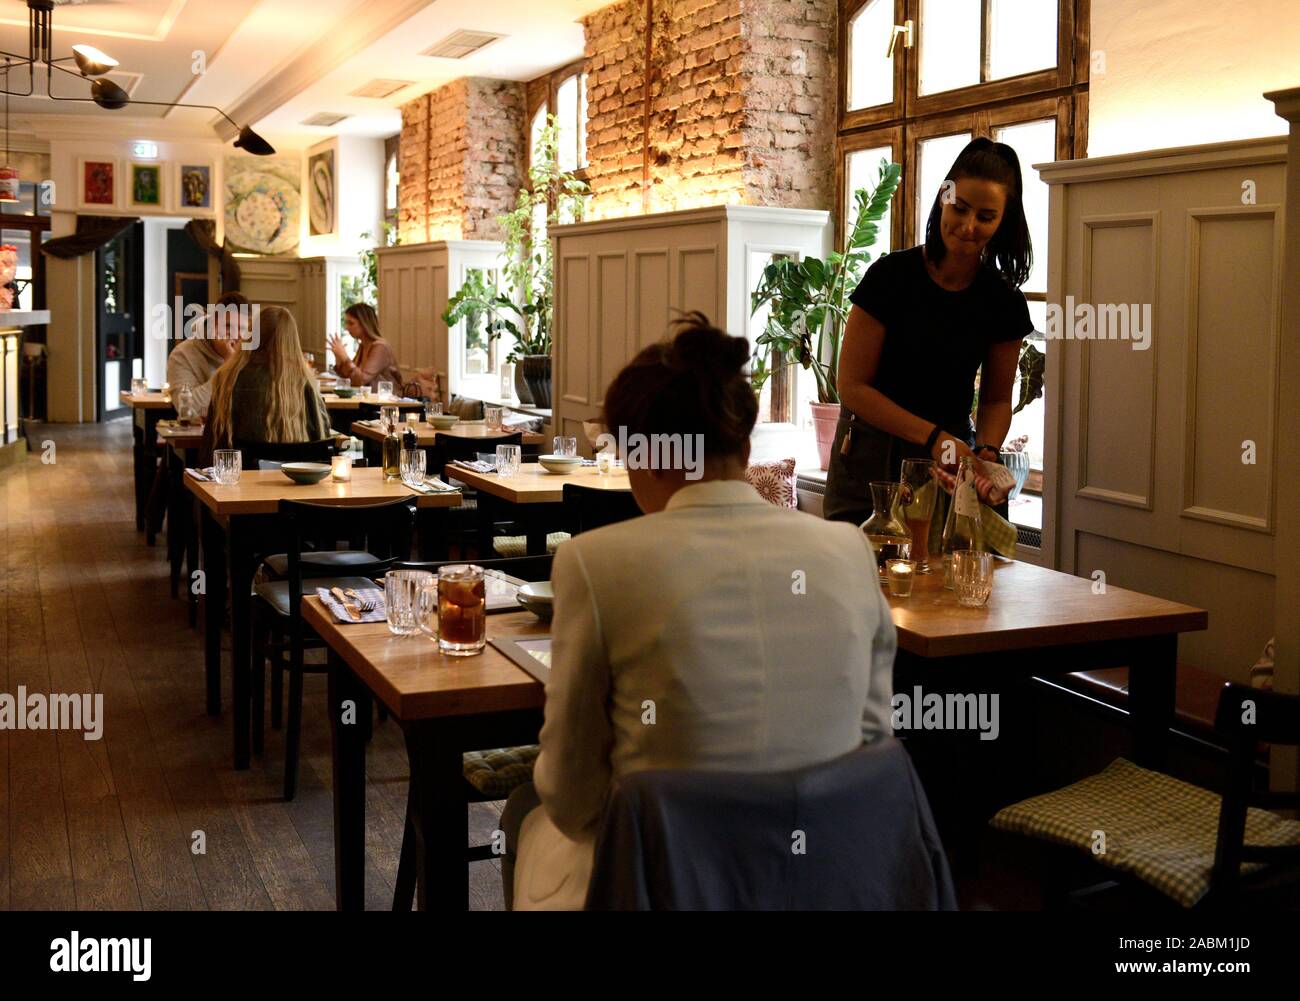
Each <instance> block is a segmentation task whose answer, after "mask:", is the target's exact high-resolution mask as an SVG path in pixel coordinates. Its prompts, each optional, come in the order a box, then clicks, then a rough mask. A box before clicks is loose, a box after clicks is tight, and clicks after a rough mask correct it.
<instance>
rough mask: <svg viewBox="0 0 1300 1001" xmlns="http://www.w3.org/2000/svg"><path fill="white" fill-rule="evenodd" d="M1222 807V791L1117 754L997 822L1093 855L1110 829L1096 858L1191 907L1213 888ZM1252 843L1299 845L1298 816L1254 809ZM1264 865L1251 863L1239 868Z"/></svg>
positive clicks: (995, 820) (995, 822)
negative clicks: (1085, 775) (1080, 778)
mask: <svg viewBox="0 0 1300 1001" xmlns="http://www.w3.org/2000/svg"><path fill="white" fill-rule="evenodd" d="M1219 805H1220V797H1219V796H1217V795H1215V794H1214V793H1212V792H1209V791H1208V790H1206V789H1202V788H1200V787H1199V786H1194V785H1191V784H1190V783H1187V782H1183V781H1180V780H1179V779H1176V778H1173V777H1171V776H1169V775H1164V774H1162V773H1160V772H1152V771H1148V770H1147V769H1145V768H1139V767H1138V766H1137V765H1135V764H1133V763H1132V762H1131V761H1126V760H1125V759H1124V758H1116V759H1115V760H1114V761H1112V762H1111V763H1110V764H1109V765H1108V766H1107V767H1106V768H1105V769H1104V770H1103V771H1101V772H1099V773H1098V774H1096V775H1093V776H1090V777H1088V778H1086V779H1084V780H1083V781H1081V782H1076V783H1074V784H1073V785H1069V786H1066V787H1065V788H1064V789H1058V790H1057V791H1056V792H1050V793H1047V794H1045V795H1042V796H1034V797H1033V798H1031V799H1026V800H1022V801H1021V802H1019V803H1014V804H1012V805H1011V806H1008V807H1006V808H1005V809H1003V810H1002V811H1000V812H999V813H998V814H997V816H995V817H994V818H993V820H992V821H991V823H992V825H993V826H994V827H995V828H998V829H999V830H1003V831H1010V832H1011V833H1013V834H1023V835H1027V836H1029V837H1035V838H1042V839H1044V840H1046V841H1052V842H1055V843H1056V844H1061V845H1066V846H1070V847H1074V848H1079V849H1081V850H1083V851H1086V852H1089V853H1090V854H1091V853H1094V845H1098V846H1100V845H1102V844H1103V842H1102V835H1104V853H1103V852H1101V851H1100V850H1098V851H1097V853H1096V854H1094V856H1093V857H1094V858H1095V860H1096V861H1097V862H1100V863H1101V864H1102V865H1105V866H1109V867H1110V868H1112V869H1116V870H1119V871H1120V872H1125V873H1128V874H1130V875H1132V876H1135V877H1136V878H1138V879H1140V880H1142V881H1143V882H1144V883H1148V884H1150V885H1151V886H1153V887H1155V888H1156V889H1157V890H1159V891H1160V892H1161V893H1163V894H1165V895H1166V896H1169V897H1172V898H1173V899H1174V900H1176V901H1177V902H1178V903H1180V904H1182V905H1183V906H1184V907H1192V906H1194V905H1195V904H1196V903H1197V902H1198V901H1200V899H1201V898H1202V897H1204V896H1205V894H1206V893H1207V892H1208V891H1209V889H1210V870H1211V868H1212V867H1213V865H1214V848H1215V844H1216V842H1217V839H1218V825H1219ZM1246 843H1247V844H1250V845H1294V844H1300V822H1297V821H1294V820H1284V819H1283V818H1281V817H1279V816H1277V815H1276V814H1273V813H1269V812H1268V811H1267V810H1257V809H1251V810H1248V811H1247V813H1246ZM1262 868H1263V866H1262V865H1261V864H1259V863H1248V864H1245V865H1243V866H1242V867H1241V871H1242V873H1243V875H1244V874H1248V873H1251V872H1255V871H1258V870H1259V869H1262Z"/></svg>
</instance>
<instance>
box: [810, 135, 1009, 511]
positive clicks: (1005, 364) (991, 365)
mask: <svg viewBox="0 0 1300 1001" xmlns="http://www.w3.org/2000/svg"><path fill="white" fill-rule="evenodd" d="M948 181H951V182H952V183H951V184H949V183H945V184H944V185H943V187H942V188H941V189H940V192H939V194H938V195H937V196H936V197H935V200H934V206H933V208H932V209H931V210H930V218H929V221H928V222H927V223H926V227H925V243H924V244H923V245H922V246H919V247H913V248H912V249H910V250H903V251H899V252H897V253H893V254H886V255H885V256H884V257H882V258H880V259H879V260H878V261H876V262H875V263H874V264H872V265H871V267H870V268H868V269H867V273H866V275H865V276H864V277H863V279H862V282H861V283H860V284H859V285H858V287H857V289H856V290H855V291H854V293H853V295H852V297H851V298H852V301H853V307H852V309H851V310H850V312H849V319H848V324H847V326H846V328H845V332H844V344H843V348H842V350H841V352H840V369H839V381H838V388H839V393H840V401H841V403H842V406H841V408H840V419H839V424H838V426H837V427H836V429H835V444H834V447H833V448H832V450H831V463H830V469H829V470H828V471H827V476H826V498H825V505H824V510H825V515H826V517H827V518H834V519H838V520H841V521H852V522H855V523H858V524H860V523H861V522H863V521H865V520H866V519H867V518H868V517H870V515H871V490H870V488H869V484H870V483H871V482H872V481H873V480H892V481H894V482H897V481H898V479H899V475H900V471H901V467H902V464H903V460H904V459H905V458H932V459H935V460H937V461H938V462H939V463H940V466H941V468H943V469H946V470H948V471H952V470H955V469H956V465H957V462H958V460H959V459H960V458H961V456H963V455H971V454H975V455H978V456H979V457H980V458H981V459H987V460H990V461H993V462H997V461H999V459H998V457H999V454H1000V451H1001V447H1002V442H1003V440H1004V439H1005V438H1006V434H1007V430H1008V429H1009V428H1010V426H1011V390H1012V384H1013V382H1014V380H1015V376H1016V372H1017V369H1018V364H1019V358H1020V342H1021V340H1022V339H1023V338H1024V337H1025V335H1026V334H1028V333H1029V332H1030V331H1031V330H1032V329H1033V323H1032V322H1031V321H1030V319H1029V308H1028V306H1026V305H1025V297H1024V295H1023V294H1022V293H1021V292H1020V286H1021V285H1023V284H1024V282H1025V280H1026V279H1027V278H1028V277H1029V267H1030V262H1031V259H1032V258H1031V251H1030V244H1029V228H1028V226H1027V225H1026V223H1025V212H1024V205H1023V202H1022V199H1021V192H1022V187H1021V180H1020V161H1019V159H1018V158H1017V157H1016V154H1015V151H1014V150H1012V149H1011V147H1010V146H1006V145H1004V144H1002V143H994V142H991V141H989V140H988V139H976V140H974V141H973V142H971V143H970V144H969V145H967V146H966V148H965V149H964V150H962V152H961V154H960V155H959V156H958V157H957V159H956V161H955V162H954V163H953V165H952V168H951V169H950V170H949V171H948ZM981 365H982V366H983V373H982V374H981V376H980V387H979V410H978V412H977V414H976V419H975V422H974V425H973V426H972V423H971V419H970V411H971V404H972V402H973V400H974V395H975V373H976V372H977V371H978V370H979V369H980V367H981ZM949 482H951V480H949ZM977 487H978V488H979V490H980V493H981V499H982V500H984V501H985V502H986V503H988V502H989V501H990V495H989V488H990V484H989V483H988V481H987V480H985V479H984V478H983V477H979V478H978V481H977ZM1002 513H1003V514H1004V515H1005V505H1003V507H1002Z"/></svg>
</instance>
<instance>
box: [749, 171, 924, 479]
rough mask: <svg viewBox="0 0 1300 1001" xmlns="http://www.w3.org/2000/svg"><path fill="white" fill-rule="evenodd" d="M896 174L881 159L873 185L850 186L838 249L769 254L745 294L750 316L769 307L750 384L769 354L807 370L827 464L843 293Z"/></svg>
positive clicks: (854, 278)
mask: <svg viewBox="0 0 1300 1001" xmlns="http://www.w3.org/2000/svg"><path fill="white" fill-rule="evenodd" d="M901 174H902V168H901V167H900V166H899V165H898V164H896V163H888V162H887V161H885V160H881V161H880V173H879V176H878V178H877V182H876V186H875V188H874V189H872V190H868V189H866V188H861V189H859V190H858V191H855V192H854V193H853V204H854V209H855V218H854V222H853V226H852V227H851V228H850V229H849V231H848V233H847V235H846V236H845V238H844V249H843V250H842V251H835V252H832V253H831V254H830V255H829V256H828V257H827V258H826V260H824V261H822V260H819V259H817V258H815V257H807V258H804V259H803V260H801V261H799V260H794V259H793V258H783V259H781V260H778V261H773V262H772V263H771V264H769V265H768V266H767V267H766V268H764V269H763V278H762V280H761V281H760V282H759V285H758V288H757V289H756V290H755V291H754V294H753V296H752V297H751V306H752V311H751V315H752V314H753V313H757V312H758V311H759V309H761V308H762V307H763V306H764V305H768V306H770V312H769V313H768V318H767V323H766V325H765V326H764V328H763V331H762V333H760V334H759V335H758V337H757V338H756V341H755V344H756V347H755V351H754V358H753V361H752V363H751V365H750V372H751V377H752V380H753V383H754V390H755V392H758V391H761V390H762V388H763V384H764V383H765V382H766V381H767V380H768V379H769V378H770V377H771V374H772V369H771V367H770V365H769V362H770V361H771V359H772V358H773V356H775V357H777V358H784V359H786V361H788V362H790V363H792V364H796V363H797V364H798V365H800V366H801V367H803V368H804V369H807V370H809V371H811V372H812V373H813V378H814V379H816V380H817V401H816V402H815V403H813V404H812V410H813V427H814V429H815V431H816V435H817V451H818V453H819V455H820V457H821V463H822V469H826V468H827V467H828V466H829V465H830V458H831V440H832V439H833V438H834V437H835V422H836V421H837V420H838V419H839V410H840V394H839V390H838V389H837V388H836V380H837V379H838V377H839V363H840V345H841V343H842V342H843V339H844V325H845V323H846V322H847V320H848V315H849V309H850V308H851V306H852V304H851V303H850V301H849V296H850V295H852V293H853V289H854V288H855V287H856V286H857V283H858V279H859V278H860V277H861V274H862V270H863V268H864V267H865V266H866V265H867V264H868V263H869V262H870V261H871V254H870V253H868V248H870V247H871V246H873V245H874V244H875V242H876V236H877V234H878V233H879V226H878V223H879V222H880V220H881V218H882V217H883V216H884V214H885V213H886V212H887V211H888V210H889V203H890V201H891V200H892V199H893V197H894V192H895V191H896V190H897V189H898V181H899V177H900V176H901Z"/></svg>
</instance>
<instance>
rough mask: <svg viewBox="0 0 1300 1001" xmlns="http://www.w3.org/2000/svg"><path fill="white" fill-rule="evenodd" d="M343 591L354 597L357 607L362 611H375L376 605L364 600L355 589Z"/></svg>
mask: <svg viewBox="0 0 1300 1001" xmlns="http://www.w3.org/2000/svg"><path fill="white" fill-rule="evenodd" d="M343 590H344V593H345V594H350V595H351V596H352V600H353V601H355V602H356V605H357V607H358V608H359V609H361V611H363V612H373V611H374V610H375V603H374V602H373V601H371V600H370V599H369V598H363V597H362V596H361V595H359V594H358V593H357V591H356V589H355V588H351V587H347V588H344V589H343Z"/></svg>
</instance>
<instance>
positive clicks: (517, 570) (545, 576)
mask: <svg viewBox="0 0 1300 1001" xmlns="http://www.w3.org/2000/svg"><path fill="white" fill-rule="evenodd" d="M554 559H555V556H554V554H552V553H547V554H546V555H545V556H517V557H512V558H508V559H499V560H441V561H439V562H436V563H427V562H424V561H415V560H403V561H402V562H399V563H394V564H393V566H392V569H394V570H428V571H431V572H437V570H438V568H439V567H448V566H460V565H462V564H465V563H472V564H473V565H474V566H479V567H482V568H483V569H484V570H496V571H499V572H500V573H503V574H506V575H508V576H510V577H518V578H519V579H520V580H523V581H529V582H532V581H539V580H550V579H551V563H552V561H554Z"/></svg>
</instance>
